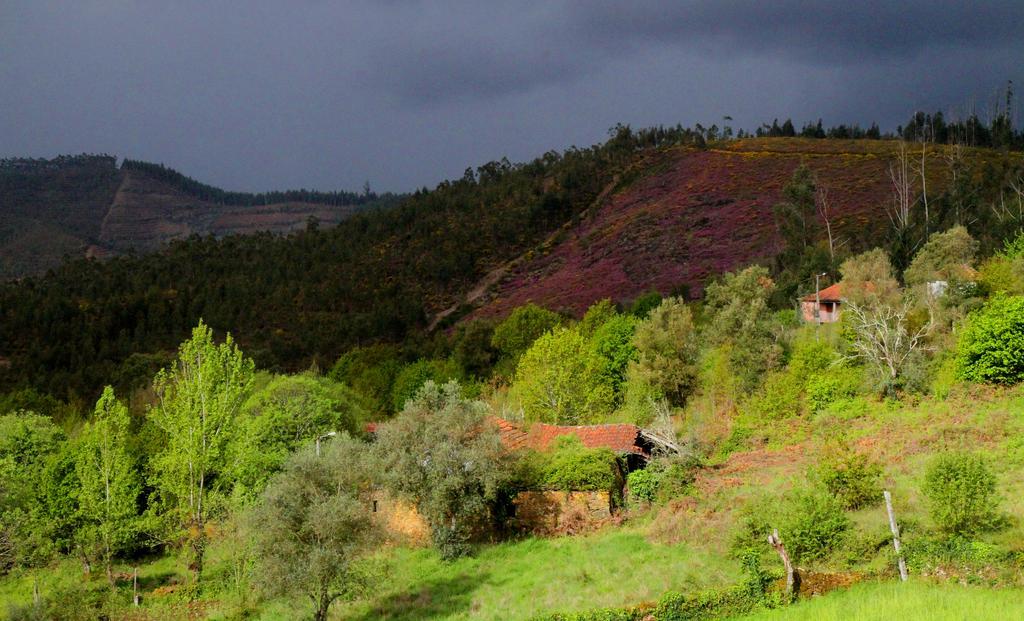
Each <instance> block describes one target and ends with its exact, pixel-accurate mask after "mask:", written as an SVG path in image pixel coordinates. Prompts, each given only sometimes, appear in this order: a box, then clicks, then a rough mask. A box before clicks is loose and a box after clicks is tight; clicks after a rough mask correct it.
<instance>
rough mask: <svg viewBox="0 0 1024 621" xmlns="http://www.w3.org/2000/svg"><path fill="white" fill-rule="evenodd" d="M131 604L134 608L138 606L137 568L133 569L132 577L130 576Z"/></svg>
mask: <svg viewBox="0 0 1024 621" xmlns="http://www.w3.org/2000/svg"><path fill="white" fill-rule="evenodd" d="M132 603H133V604H135V605H136V606H138V605H139V568H138V567H136V568H135V572H134V575H132Z"/></svg>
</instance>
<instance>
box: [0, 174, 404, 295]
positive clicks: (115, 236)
mask: <svg viewBox="0 0 1024 621" xmlns="http://www.w3.org/2000/svg"><path fill="white" fill-rule="evenodd" d="M397 198H398V197H395V196H392V195H384V196H378V195H376V194H372V193H363V194H356V193H352V192H330V193H326V192H314V191H308V190H294V191H287V192H269V193H262V194H249V193H243V192H227V191H224V190H221V189H219V188H215V187H213V186H209V185H206V184H202V183H200V182H197V181H195V180H193V179H190V178H189V177H186V176H185V175H182V174H181V173H178V172H177V171H174V170H172V169H170V168H166V167H164V166H163V165H160V164H151V163H148V162H140V161H137V160H125V161H124V162H123V163H122V164H121V165H120V166H118V165H117V159H116V158H115V157H114V156H110V155H87V154H83V155H75V156H58V157H55V158H53V159H29V158H14V159H5V160H0V280H8V279H11V278H19V277H23V276H31V275H37V274H41V273H43V272H45V271H46V270H47V269H50V268H53V267H56V266H57V265H59V264H60V262H61V261H62V259H63V258H64V257H66V256H67V257H81V256H92V257H108V256H112V255H118V254H124V253H128V252H143V253H144V252H152V251H154V250H157V249H159V248H160V247H161V246H163V245H165V244H166V243H168V242H170V241H173V240H175V239H181V238H185V237H189V236H191V235H200V236H206V235H214V236H216V237H223V236H226V235H231V234H249V233H256V232H263V231H266V232H270V233H277V234H281V233H288V232H291V231H294V230H297V229H302V228H305V227H306V226H307V225H308V224H309V222H310V220H311V219H315V221H316V222H317V223H318V224H319V225H321V226H328V227H329V226H334V225H336V224H338V223H339V222H341V221H342V220H344V219H345V218H348V217H349V216H351V215H352V214H353V213H355V212H356V211H358V210H359V209H361V208H364V207H368V206H373V205H379V204H385V203H388V202H393V201H394V200H396V199H397Z"/></svg>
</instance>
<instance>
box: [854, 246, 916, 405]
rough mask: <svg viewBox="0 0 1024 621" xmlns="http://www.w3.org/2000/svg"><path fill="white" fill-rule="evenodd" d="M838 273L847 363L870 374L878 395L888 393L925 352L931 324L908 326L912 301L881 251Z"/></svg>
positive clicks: (867, 254) (900, 381)
mask: <svg viewBox="0 0 1024 621" xmlns="http://www.w3.org/2000/svg"><path fill="white" fill-rule="evenodd" d="M840 269H841V271H842V273H843V280H842V283H841V284H842V288H843V298H844V304H843V307H842V313H843V315H842V321H843V325H844V328H845V329H846V331H847V334H848V336H849V343H850V347H851V350H852V353H851V354H850V357H851V358H855V359H859V360H861V361H863V362H864V363H866V364H867V365H868V367H869V368H870V369H872V371H873V372H874V373H875V375H876V377H877V380H878V384H879V387H880V388H881V390H882V392H892V391H894V390H896V389H898V388H900V387H901V386H902V384H903V380H904V371H905V370H906V369H907V368H909V366H910V365H911V363H912V362H913V361H914V359H915V357H916V356H919V355H920V354H921V352H922V351H923V350H924V348H925V345H926V342H925V339H926V338H927V336H928V334H929V333H930V332H931V329H932V325H933V324H932V322H931V319H930V318H929V320H928V321H926V322H923V323H920V324H918V325H915V323H914V322H912V321H911V314H912V310H913V301H912V300H911V299H910V298H909V297H907V296H904V295H903V291H902V289H901V288H900V286H899V283H898V282H897V281H896V278H895V277H894V276H893V273H892V264H891V263H890V261H889V257H888V255H887V254H886V253H885V251H883V250H881V249H878V248H876V249H874V250H870V251H868V252H865V253H863V254H860V255H858V256H856V257H852V258H850V259H847V260H846V261H845V262H843V265H842V267H841V268H840Z"/></svg>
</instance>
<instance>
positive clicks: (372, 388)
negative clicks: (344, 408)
mask: <svg viewBox="0 0 1024 621" xmlns="http://www.w3.org/2000/svg"><path fill="white" fill-rule="evenodd" d="M404 365H405V360H404V359H403V358H402V355H401V351H399V349H398V347H396V346H394V345H386V344H377V345H369V346H367V347H356V348H353V349H351V350H349V351H347V352H345V354H344V355H342V356H341V357H340V358H338V362H337V363H335V365H334V367H333V368H332V369H331V371H330V373H329V376H330V378H331V379H333V380H335V381H338V382H341V383H343V384H346V385H347V386H349V387H350V388H352V389H353V390H355V391H356V392H358V393H359V394H360V395H362V396H363V397H365V398H367V399H369V400H370V404H371V405H370V408H371V410H372V413H373V414H375V415H379V416H383V415H385V414H387V413H389V412H391V389H392V387H393V385H394V383H395V377H396V376H398V373H399V372H400V371H401V370H402V367H403V366H404Z"/></svg>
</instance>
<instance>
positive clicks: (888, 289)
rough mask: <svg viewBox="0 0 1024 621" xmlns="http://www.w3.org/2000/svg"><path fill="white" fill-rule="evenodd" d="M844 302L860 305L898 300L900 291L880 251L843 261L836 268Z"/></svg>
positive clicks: (887, 257)
mask: <svg viewBox="0 0 1024 621" xmlns="http://www.w3.org/2000/svg"><path fill="white" fill-rule="evenodd" d="M839 271H840V273H841V274H842V276H843V279H842V281H841V285H842V291H843V298H844V300H846V301H848V302H850V303H853V304H857V305H860V306H878V305H880V304H886V303H889V304H891V303H893V302H895V301H898V300H899V298H900V297H901V294H902V292H901V291H900V283H899V281H897V280H896V276H895V275H894V274H893V269H892V261H890V260H889V255H888V254H887V253H886V252H885V251H884V250H882V249H881V248H873V249H871V250H868V251H867V252H864V253H861V254H859V255H857V256H854V257H850V258H849V259H847V260H845V261H843V264H842V265H841V266H840V267H839Z"/></svg>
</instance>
